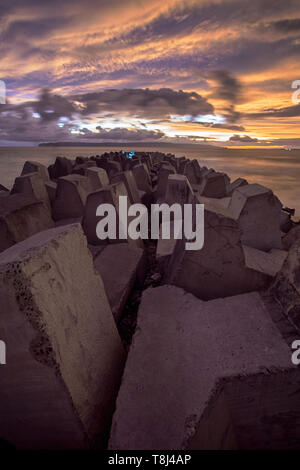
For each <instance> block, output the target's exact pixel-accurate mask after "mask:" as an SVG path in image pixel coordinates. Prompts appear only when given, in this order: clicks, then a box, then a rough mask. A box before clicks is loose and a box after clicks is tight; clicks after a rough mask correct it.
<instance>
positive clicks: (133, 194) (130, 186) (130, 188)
mask: <svg viewBox="0 0 300 470" xmlns="http://www.w3.org/2000/svg"><path fill="white" fill-rule="evenodd" d="M111 182H112V183H119V182H121V183H124V185H125V187H126V189H127V193H128V197H129V200H130V204H139V203H140V202H141V199H140V195H139V190H138V187H137V184H136V181H135V178H134V176H133V174H132V171H130V170H127V171H122V172H121V173H116V174H115V175H114V176H113V177H112V179H111Z"/></svg>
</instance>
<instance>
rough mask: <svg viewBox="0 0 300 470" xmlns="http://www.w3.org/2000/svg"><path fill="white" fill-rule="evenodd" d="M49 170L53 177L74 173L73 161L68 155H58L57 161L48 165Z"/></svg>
mask: <svg viewBox="0 0 300 470" xmlns="http://www.w3.org/2000/svg"><path fill="white" fill-rule="evenodd" d="M48 172H49V176H50V178H51V179H57V178H60V177H61V176H67V175H70V174H71V173H72V162H71V160H69V159H68V158H66V157H57V158H56V160H55V163H54V164H53V165H50V166H49V167H48Z"/></svg>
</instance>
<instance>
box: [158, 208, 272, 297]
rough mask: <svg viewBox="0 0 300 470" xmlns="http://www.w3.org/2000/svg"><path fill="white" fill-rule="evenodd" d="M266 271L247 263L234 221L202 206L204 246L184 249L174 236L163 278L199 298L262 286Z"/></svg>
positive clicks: (251, 289)
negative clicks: (173, 244)
mask: <svg viewBox="0 0 300 470" xmlns="http://www.w3.org/2000/svg"><path fill="white" fill-rule="evenodd" d="M270 281H271V278H270V275H269V274H267V273H263V272H261V270H255V269H253V268H252V267H251V266H247V264H246V259H245V254H244V251H243V247H242V244H241V231H240V229H239V227H238V224H237V222H236V221H234V220H233V219H232V218H229V217H226V216H224V215H222V214H217V213H215V212H213V211H209V210H205V213H204V246H203V248H202V249H201V250H191V251H188V250H186V249H185V240H178V241H177V244H176V248H175V250H174V251H173V255H172V257H171V260H170V262H169V264H168V269H167V272H166V273H165V276H164V282H165V283H167V284H174V285H176V286H178V287H182V288H183V289H185V290H186V291H188V292H191V293H192V294H194V295H195V296H197V297H199V298H200V299H202V300H210V299H215V298H218V297H228V296H230V295H237V294H242V293H244V292H251V291H254V290H259V289H262V288H266V287H267V286H268V285H269V283H270Z"/></svg>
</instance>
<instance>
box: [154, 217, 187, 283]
mask: <svg viewBox="0 0 300 470" xmlns="http://www.w3.org/2000/svg"><path fill="white" fill-rule="evenodd" d="M165 226H166V228H167V229H168V227H169V223H168V222H163V223H161V225H160V228H159V239H158V241H157V245H156V262H157V265H158V268H159V270H160V272H161V273H162V274H164V273H165V272H167V270H168V264H169V262H170V260H171V257H172V256H173V254H174V252H175V249H176V244H177V240H178V238H180V234H181V231H182V227H183V220H178V219H177V222H176V224H174V221H171V222H170V238H167V237H166V238H163V236H162V235H163V229H164V227H165ZM174 230H175V231H174Z"/></svg>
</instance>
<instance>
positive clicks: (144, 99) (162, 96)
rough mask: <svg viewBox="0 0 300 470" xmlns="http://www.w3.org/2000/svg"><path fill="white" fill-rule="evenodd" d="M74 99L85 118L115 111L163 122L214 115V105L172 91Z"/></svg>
mask: <svg viewBox="0 0 300 470" xmlns="http://www.w3.org/2000/svg"><path fill="white" fill-rule="evenodd" d="M72 98H73V99H74V101H77V102H80V103H81V104H82V106H83V109H82V114H83V115H85V114H87V115H88V114H92V113H99V112H105V111H111V112H112V111H114V112H120V113H126V114H129V115H132V116H138V117H144V118H149V119H151V118H161V119H162V118H165V117H169V116H170V115H171V114H178V115H184V114H190V115H192V116H197V115H198V114H213V112H214V108H213V106H212V104H210V103H209V102H208V101H207V100H206V99H205V98H203V97H202V96H201V95H199V94H198V93H196V92H184V91H181V90H180V91H175V90H172V89H171V88H161V89H159V90H150V89H148V88H145V89H142V88H139V89H122V90H117V89H112V90H104V91H101V92H98V93H89V94H86V95H78V96H73V97H72Z"/></svg>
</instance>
